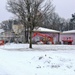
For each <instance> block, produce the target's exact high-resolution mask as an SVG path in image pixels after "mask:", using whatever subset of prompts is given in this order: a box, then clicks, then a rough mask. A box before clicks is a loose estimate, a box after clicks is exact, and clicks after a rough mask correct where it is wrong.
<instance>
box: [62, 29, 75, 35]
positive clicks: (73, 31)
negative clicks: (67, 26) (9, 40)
mask: <svg viewBox="0 0 75 75" xmlns="http://www.w3.org/2000/svg"><path fill="white" fill-rule="evenodd" d="M63 33H64V34H66V33H75V30H68V31H63Z"/></svg>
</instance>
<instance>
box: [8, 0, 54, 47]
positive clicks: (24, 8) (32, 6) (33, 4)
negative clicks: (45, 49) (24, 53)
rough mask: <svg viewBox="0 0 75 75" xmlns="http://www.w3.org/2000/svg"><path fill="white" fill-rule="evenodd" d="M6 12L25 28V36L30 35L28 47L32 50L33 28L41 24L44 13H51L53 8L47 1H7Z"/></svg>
mask: <svg viewBox="0 0 75 75" xmlns="http://www.w3.org/2000/svg"><path fill="white" fill-rule="evenodd" d="M7 10H8V11H9V12H12V13H13V14H15V15H16V16H17V17H18V18H19V19H20V21H21V22H22V24H23V25H24V27H25V36H27V39H26V40H27V41H28V32H29V33H30V45H29V47H30V48H32V32H33V29H34V27H36V26H38V25H40V24H41V23H42V22H43V18H44V14H45V13H52V11H53V6H52V4H51V1H50V0H48V1H47V3H46V1H45V0H15V1H14V0H8V3H7Z"/></svg>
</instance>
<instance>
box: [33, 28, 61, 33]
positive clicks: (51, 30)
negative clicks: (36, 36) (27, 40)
mask: <svg viewBox="0 0 75 75" xmlns="http://www.w3.org/2000/svg"><path fill="white" fill-rule="evenodd" d="M33 31H34V32H51V33H60V31H57V30H53V29H48V28H43V27H37V28H35V29H34V30H33Z"/></svg>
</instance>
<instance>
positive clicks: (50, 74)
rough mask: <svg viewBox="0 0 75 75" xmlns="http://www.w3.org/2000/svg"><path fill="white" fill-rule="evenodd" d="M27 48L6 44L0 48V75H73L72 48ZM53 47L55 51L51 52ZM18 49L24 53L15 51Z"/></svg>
mask: <svg viewBox="0 0 75 75" xmlns="http://www.w3.org/2000/svg"><path fill="white" fill-rule="evenodd" d="M28 46H29V45H28V44H8V45H4V46H1V47H0V75H60V74H61V75H75V50H72V48H73V49H75V48H74V46H67V45H66V46H65V45H64V46H63V45H61V46H60V45H33V49H32V50H31V51H30V49H29V48H28ZM53 47H54V48H55V49H56V50H51V49H54V48H53ZM65 47H66V48H65ZM5 48H6V49H9V50H10V51H8V50H6V49H5ZM19 48H22V49H21V50H23V48H24V51H16V50H17V49H19ZM4 49H5V50H4ZM11 49H13V50H15V51H11ZM60 49H62V50H60ZM63 49H67V50H63ZM70 49H71V50H70ZM25 50H26V51H25ZM27 50H29V51H27Z"/></svg>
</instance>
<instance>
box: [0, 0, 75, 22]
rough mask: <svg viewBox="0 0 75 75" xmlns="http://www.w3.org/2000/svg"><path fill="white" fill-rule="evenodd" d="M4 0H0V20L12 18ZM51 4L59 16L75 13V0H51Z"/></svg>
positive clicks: (69, 16)
mask: <svg viewBox="0 0 75 75" xmlns="http://www.w3.org/2000/svg"><path fill="white" fill-rule="evenodd" d="M6 1H7V0H0V22H1V21H3V20H6V19H9V18H12V14H11V13H9V12H7V10H6V7H5V6H6ZM53 4H54V6H56V8H55V11H56V12H57V13H58V14H59V16H60V17H63V18H65V19H67V18H71V14H73V13H75V0H53Z"/></svg>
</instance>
